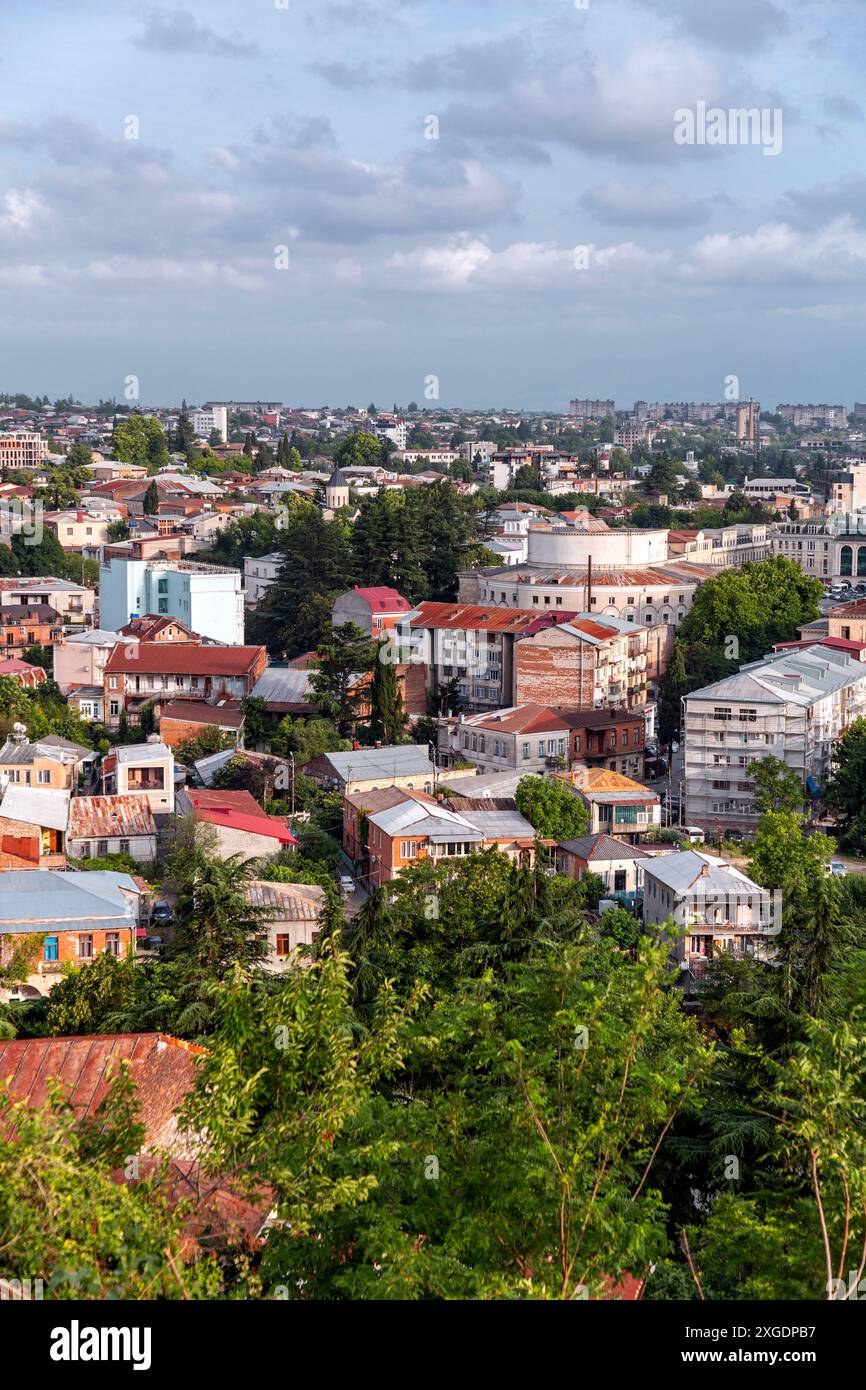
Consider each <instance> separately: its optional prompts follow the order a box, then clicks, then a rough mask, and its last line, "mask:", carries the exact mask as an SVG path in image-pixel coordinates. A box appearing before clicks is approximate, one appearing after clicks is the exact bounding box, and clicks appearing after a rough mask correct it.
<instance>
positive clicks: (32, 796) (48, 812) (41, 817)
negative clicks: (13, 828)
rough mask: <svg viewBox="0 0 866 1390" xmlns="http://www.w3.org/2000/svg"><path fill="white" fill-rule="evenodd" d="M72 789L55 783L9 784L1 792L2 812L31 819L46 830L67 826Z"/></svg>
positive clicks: (63, 828) (6, 814) (0, 810)
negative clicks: (59, 786)
mask: <svg viewBox="0 0 866 1390" xmlns="http://www.w3.org/2000/svg"><path fill="white" fill-rule="evenodd" d="M69 798H70V793H69V792H68V791H64V790H62V789H61V788H56V787H41V788H40V787H20V786H18V785H17V784H15V783H12V784H10V785H9V786H8V787H6V788H5V789H4V791H3V794H2V796H0V815H3V816H10V817H11V819H12V820H24V821H29V822H30V824H31V825H38V826H40V827H42V828H44V829H45V830H65V829H66V823H67V821H68V819H69Z"/></svg>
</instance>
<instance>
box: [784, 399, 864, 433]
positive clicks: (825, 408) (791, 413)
mask: <svg viewBox="0 0 866 1390" xmlns="http://www.w3.org/2000/svg"><path fill="white" fill-rule="evenodd" d="M854 409H855V411H856V409H857V407H856V406H855V407H854ZM776 414H777V415H780V416H781V418H782V420H783V421H784V423H785V424H786V425H793V426H794V428H795V429H804V430H811V429H816V428H820V429H829V430H843V429H844V428H845V427H846V425H847V424H848V412H847V410H846V409H845V407H844V405H777V406H776Z"/></svg>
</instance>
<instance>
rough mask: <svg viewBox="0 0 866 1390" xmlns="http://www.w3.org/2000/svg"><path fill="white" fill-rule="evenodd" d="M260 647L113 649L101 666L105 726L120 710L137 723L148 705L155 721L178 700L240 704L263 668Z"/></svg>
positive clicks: (160, 645)
mask: <svg viewBox="0 0 866 1390" xmlns="http://www.w3.org/2000/svg"><path fill="white" fill-rule="evenodd" d="M267 660H268V654H267V651H266V650H265V648H264V647H221V646H212V647H211V646H204V645H201V644H199V643H194V642H139V643H136V644H135V645H130V646H126V644H124V645H118V646H116V647H115V648H114V650H113V652H112V653H111V655H110V657H109V659H108V661H107V662H106V664H105V670H104V673H103V684H104V688H105V706H106V723H107V725H108V726H109V728H112V729H116V728H117V727H118V726H119V723H120V715H121V711H124V712H125V714H126V718H127V719H128V720H129V722H130V723H133V724H134V723H136V722H137V721H138V719H139V717H140V714H141V709H142V707H143V706H144V705H146V704H152V705H153V706H154V709H155V713H156V715H157V718H158V717H159V714H160V712H161V710H162V708H163V706H165V705H166V704H168V703H170V702H176V701H178V700H181V699H183V700H193V701H196V702H201V701H204V702H205V703H206V704H209V705H216V704H219V703H220V702H221V701H227V700H231V701H240V700H243V699H244V698H245V697H246V696H247V695H251V694H252V691H253V687H254V686H255V684H256V682H257V681H258V679H259V677H260V676H261V675H262V674H263V673H264V671H265V668H266V666H267Z"/></svg>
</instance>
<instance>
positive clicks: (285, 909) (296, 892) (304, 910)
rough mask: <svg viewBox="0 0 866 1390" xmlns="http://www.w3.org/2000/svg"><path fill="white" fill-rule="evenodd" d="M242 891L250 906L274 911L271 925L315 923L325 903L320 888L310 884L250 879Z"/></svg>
mask: <svg viewBox="0 0 866 1390" xmlns="http://www.w3.org/2000/svg"><path fill="white" fill-rule="evenodd" d="M244 891H245V894H246V897H247V900H248V901H249V902H250V903H252V904H253V906H255V907H268V908H272V909H275V911H274V914H273V917H274V920H275V921H276V920H279V919H282V920H283V921H295V922H317V921H318V920H319V917H320V916H321V915H322V911H323V909H324V906H325V902H326V894H325V890H324V888H320V887H319V886H318V884H312V883H310V884H307V883H270V882H268V881H267V880H265V879H261V878H254V879H251V880H250V881H249V883H248V884H247V886H246V889H245V890H244Z"/></svg>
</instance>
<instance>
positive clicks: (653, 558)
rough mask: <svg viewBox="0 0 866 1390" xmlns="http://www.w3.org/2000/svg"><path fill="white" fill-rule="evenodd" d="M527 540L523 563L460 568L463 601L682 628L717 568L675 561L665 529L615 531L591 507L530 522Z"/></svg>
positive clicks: (685, 561)
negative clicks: (701, 587) (700, 589)
mask: <svg viewBox="0 0 866 1390" xmlns="http://www.w3.org/2000/svg"><path fill="white" fill-rule="evenodd" d="M527 540H528V550H527V559H526V562H525V563H524V564H521V565H509V566H505V567H502V568H494V567H492V566H491V567H490V568H487V569H479V570H467V571H463V572H462V573H461V575H460V598H461V600H463V601H464V602H466V603H482V604H495V605H497V606H499V607H504V608H528V609H532V610H538V611H541V612H547V611H551V610H553V611H556V609H557V608H560V609H562V610H563V611H564V612H568V611H573V612H579V613H594V614H596V615H597V616H598V617H605V616H607V617H614V618H621V619H623V620H624V621H625V622H631V623H641V624H646V625H648V626H652V624H654V623H670V624H671V625H672V626H674V627H677V626H678V625H679V624H680V623H681V622H682V620H683V618H685V616H686V614H687V613H688V611H689V609H690V608H691V606H692V602H693V601H694V596H695V591H696V590H697V587H698V585H699V584H700V583H702V581H703V580H705V579H709V578H711V577H712V576H713V575H714V574H718V568H717V566H715V565H707V564H697V563H695V562H693V561H689V560H681V559H670V558H669V554H670V549H669V545H668V532H667V531H666V530H652V531H650V530H646V531H644V530H628V529H626V528H621V529H614V528H611V527H610V526H608V525H607V523H606V522H604V521H602V520H600V519H599V518H597V517H594V516H592V515H591V514H590V512H588V511H575V512H561V513H559V514H558V515H557V516H552V517H550V518H546V519H544V520H538V521H533V522H531V523H530V525H529V528H528V533H527Z"/></svg>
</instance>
